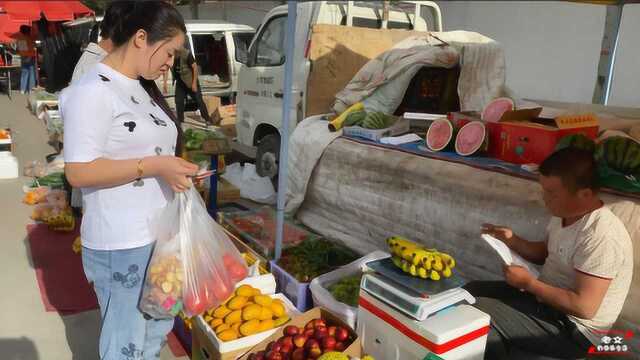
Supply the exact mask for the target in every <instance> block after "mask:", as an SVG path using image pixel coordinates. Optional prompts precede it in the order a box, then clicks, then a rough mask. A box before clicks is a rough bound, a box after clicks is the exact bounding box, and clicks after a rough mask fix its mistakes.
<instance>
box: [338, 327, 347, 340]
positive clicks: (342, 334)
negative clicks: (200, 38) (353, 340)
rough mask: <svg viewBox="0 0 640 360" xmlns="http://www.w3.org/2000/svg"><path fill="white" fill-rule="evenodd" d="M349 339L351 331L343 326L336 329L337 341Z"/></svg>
mask: <svg viewBox="0 0 640 360" xmlns="http://www.w3.org/2000/svg"><path fill="white" fill-rule="evenodd" d="M347 339H349V331H347V329H345V328H343V327H342V326H340V327H338V328H337V329H336V340H338V341H347Z"/></svg>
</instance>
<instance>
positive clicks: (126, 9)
mask: <svg viewBox="0 0 640 360" xmlns="http://www.w3.org/2000/svg"><path fill="white" fill-rule="evenodd" d="M114 5H115V6H118V7H120V8H121V10H122V14H123V16H122V19H120V21H118V22H117V23H115V24H114V25H113V30H112V32H111V41H112V42H113V45H114V47H116V48H117V47H120V46H122V45H124V44H126V43H127V42H128V41H129V39H131V37H132V36H133V35H135V33H136V32H137V31H138V30H140V29H142V30H144V31H146V33H147V43H149V44H153V43H156V42H158V41H162V40H167V39H170V38H172V37H174V36H176V35H178V34H180V33H183V34H185V33H186V32H187V29H186V27H185V25H184V19H183V18H182V15H180V13H179V12H178V10H177V9H176V8H175V7H173V6H172V5H171V4H168V3H166V2H165V1H123V0H117V1H113V2H112V3H111V5H109V6H114ZM108 11H109V10H108V9H107V12H108ZM139 81H140V85H142V87H143V88H144V89H145V91H146V92H147V93H148V94H149V96H150V97H151V99H153V101H155V103H156V104H158V105H159V106H160V108H162V110H163V111H164V112H165V113H166V114H167V116H169V118H170V119H171V120H172V121H173V122H174V124H175V125H176V128H177V129H178V139H177V141H176V152H175V154H176V155H180V153H181V151H182V127H181V126H180V124H179V123H178V119H177V117H176V115H175V114H174V113H173V111H171V108H170V107H169V104H167V101H166V100H165V99H164V96H163V95H162V92H161V91H160V89H158V86H157V85H156V83H155V81H153V80H147V79H143V78H142V77H141V78H140V79H139Z"/></svg>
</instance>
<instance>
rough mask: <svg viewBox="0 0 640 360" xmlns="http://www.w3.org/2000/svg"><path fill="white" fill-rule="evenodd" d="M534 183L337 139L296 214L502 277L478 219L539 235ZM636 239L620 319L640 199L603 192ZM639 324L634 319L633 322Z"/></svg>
mask: <svg viewBox="0 0 640 360" xmlns="http://www.w3.org/2000/svg"><path fill="white" fill-rule="evenodd" d="M541 195H542V194H541V190H540V186H539V185H538V183H537V182H536V181H534V180H531V179H523V178H519V177H513V176H510V175H506V174H500V173H496V172H493V171H488V170H483V169H478V168H473V167H470V166H468V165H465V164H458V163H452V162H448V161H442V160H438V159H430V158H425V157H422V156H417V155H414V154H410V153H406V152H401V151H397V150H391V149H385V148H380V147H375V146H371V145H366V144H362V143H357V142H353V141H350V140H348V139H344V138H341V139H337V140H335V141H334V142H333V143H332V144H331V145H329V146H328V147H327V148H326V150H325V152H324V154H323V156H322V158H321V160H320V161H319V162H318V164H317V166H316V167H315V170H314V173H313V176H312V178H311V181H310V183H309V186H308V188H307V192H306V198H305V201H304V203H303V204H302V207H301V208H300V210H299V212H298V214H297V217H298V219H299V220H300V221H302V223H303V224H304V225H306V226H308V227H309V228H311V229H312V230H313V231H315V232H316V233H318V234H321V235H323V236H325V237H327V238H334V239H341V240H342V241H344V242H345V243H346V244H347V245H348V246H349V247H350V248H352V249H358V251H359V252H361V253H368V252H371V251H374V250H378V249H384V248H385V246H386V245H385V243H384V239H385V238H387V237H388V236H391V235H400V236H404V237H406V238H409V239H413V240H416V241H420V242H422V243H425V244H427V245H429V247H435V248H437V249H438V250H440V251H444V252H446V253H449V254H451V255H452V256H454V257H455V258H456V260H457V262H458V270H459V271H460V274H461V275H462V276H464V277H465V278H467V279H469V280H476V279H500V278H502V269H501V262H500V260H499V258H498V256H497V255H496V253H495V252H494V251H493V250H492V249H491V248H490V247H489V246H487V245H486V244H485V243H484V241H482V240H481V239H480V227H481V224H482V223H485V222H489V223H497V224H504V225H509V226H511V227H512V228H514V229H515V231H516V232H517V233H518V234H519V235H521V236H523V237H524V238H527V239H530V240H542V239H543V238H544V236H545V234H544V233H545V229H546V226H547V223H548V220H549V214H548V213H547V211H546V210H545V207H544V203H543V201H542V196H541ZM603 199H604V201H605V202H606V203H607V204H608V205H609V206H610V207H611V209H612V210H613V212H614V213H616V215H618V216H619V217H620V219H621V220H622V221H623V222H624V223H625V225H626V226H627V229H628V231H629V233H630V235H631V238H632V241H633V243H634V259H635V260H634V261H635V267H634V269H635V276H634V279H633V283H632V286H631V290H630V293H629V296H628V298H627V302H626V306H625V308H624V309H623V312H622V315H621V319H622V321H630V322H632V323H633V324H640V308H638V307H637V306H633V304H637V303H638V301H640V201H638V200H635V199H631V198H628V197H624V196H620V195H610V194H603ZM636 326H637V325H636Z"/></svg>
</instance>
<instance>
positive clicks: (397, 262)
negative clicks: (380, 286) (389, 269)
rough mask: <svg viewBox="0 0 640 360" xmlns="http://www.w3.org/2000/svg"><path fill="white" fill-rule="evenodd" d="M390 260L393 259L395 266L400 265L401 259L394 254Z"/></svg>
mask: <svg viewBox="0 0 640 360" xmlns="http://www.w3.org/2000/svg"><path fill="white" fill-rule="evenodd" d="M391 261H393V265H395V266H397V267H399V268H401V267H402V259H400V258H399V257H397V256H395V255H394V256H392V257H391Z"/></svg>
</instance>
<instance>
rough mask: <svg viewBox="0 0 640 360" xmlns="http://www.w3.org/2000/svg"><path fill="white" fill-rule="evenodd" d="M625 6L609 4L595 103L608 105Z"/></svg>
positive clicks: (594, 95)
mask: <svg viewBox="0 0 640 360" xmlns="http://www.w3.org/2000/svg"><path fill="white" fill-rule="evenodd" d="M623 6H624V4H618V5H607V16H606V20H605V24H604V35H603V36H602V48H601V50H600V62H599V63H598V76H597V78H596V87H595V90H594V92H593V99H592V102H593V103H594V104H604V105H607V103H608V102H609V94H610V92H611V81H612V80H613V67H614V65H615V56H616V48H617V47H618V33H619V31H620V21H621V20H622V8H623Z"/></svg>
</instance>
